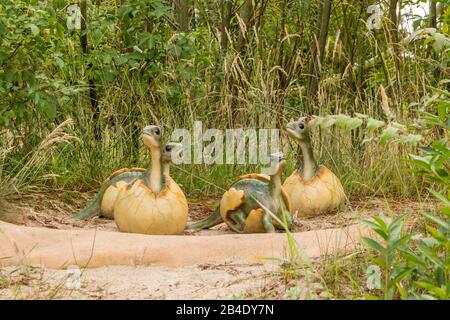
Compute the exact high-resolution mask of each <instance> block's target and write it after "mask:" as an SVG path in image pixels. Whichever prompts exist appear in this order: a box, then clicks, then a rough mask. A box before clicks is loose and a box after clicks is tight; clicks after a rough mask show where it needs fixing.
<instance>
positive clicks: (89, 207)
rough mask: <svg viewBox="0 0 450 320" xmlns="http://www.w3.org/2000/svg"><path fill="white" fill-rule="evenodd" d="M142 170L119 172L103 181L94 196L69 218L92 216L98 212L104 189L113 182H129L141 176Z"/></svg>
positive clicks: (80, 218)
mask: <svg viewBox="0 0 450 320" xmlns="http://www.w3.org/2000/svg"><path fill="white" fill-rule="evenodd" d="M142 174H143V173H142V172H140V171H138V172H124V173H121V174H119V175H117V176H115V177H114V178H112V179H110V180H107V183H105V184H104V185H103V186H102V187H101V188H100V190H99V191H98V192H97V194H96V195H95V197H94V198H93V199H92V200H91V201H89V202H88V203H87V204H86V206H85V207H84V208H83V209H81V211H80V212H78V213H76V214H74V215H71V216H70V219H73V220H84V219H88V218H92V217H94V216H96V215H99V214H100V203H101V201H102V198H103V195H104V193H105V191H106V189H108V188H109V187H110V186H111V185H113V184H115V183H116V182H118V181H126V182H130V181H132V180H133V179H136V178H140V177H141V176H142Z"/></svg>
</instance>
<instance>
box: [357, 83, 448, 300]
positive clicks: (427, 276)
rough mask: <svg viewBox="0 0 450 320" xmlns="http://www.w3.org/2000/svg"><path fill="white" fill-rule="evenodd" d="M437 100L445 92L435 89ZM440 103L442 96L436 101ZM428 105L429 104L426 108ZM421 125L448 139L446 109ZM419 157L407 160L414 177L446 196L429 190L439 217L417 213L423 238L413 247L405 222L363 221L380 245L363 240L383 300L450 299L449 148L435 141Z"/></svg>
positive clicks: (439, 105)
mask: <svg viewBox="0 0 450 320" xmlns="http://www.w3.org/2000/svg"><path fill="white" fill-rule="evenodd" d="M438 92H439V95H440V96H448V92H446V91H441V90H438ZM441 98H442V97H441ZM432 101H433V103H432V104H431V105H432V106H434V107H436V108H442V103H445V104H446V108H448V102H444V101H443V100H441V99H438V98H436V99H433V100H432ZM429 106H430V105H429ZM420 114H421V119H422V120H423V122H422V125H423V126H424V127H427V128H428V129H430V130H432V129H436V128H438V129H442V130H444V135H445V136H447V137H448V133H449V131H450V123H449V119H448V115H449V113H448V109H447V110H446V113H445V114H444V113H442V112H439V111H438V112H437V113H431V112H424V111H420ZM421 150H422V151H423V152H424V153H425V155H424V156H418V155H411V162H412V163H414V164H415V165H416V166H417V172H418V173H419V174H421V175H424V176H425V178H426V179H427V180H429V181H430V182H432V183H435V184H436V185H437V188H438V189H442V190H444V192H447V194H446V195H445V194H442V193H440V192H439V191H436V190H433V189H429V191H430V193H431V194H432V195H433V196H434V197H435V198H436V199H437V200H438V201H439V204H440V206H439V209H438V210H439V213H431V212H421V213H422V215H423V216H424V217H425V218H426V219H427V221H428V223H429V224H427V226H426V232H427V235H426V236H425V237H423V236H421V235H420V234H417V235H415V236H414V237H416V238H417V239H418V242H415V243H411V241H410V240H411V238H413V236H412V235H411V234H409V235H405V236H401V235H400V234H401V230H402V228H403V220H404V217H399V218H397V219H395V220H394V221H392V222H390V223H389V222H388V221H387V220H386V219H385V218H384V217H383V216H379V217H375V218H374V220H372V221H366V222H367V224H368V225H369V227H370V228H371V230H372V231H374V232H376V233H377V234H378V235H379V236H380V237H381V239H382V240H381V241H378V240H377V239H375V238H364V241H365V242H366V244H368V245H369V246H370V247H371V248H372V249H373V250H375V251H376V252H377V256H376V258H375V259H374V260H373V261H374V263H376V264H377V265H379V266H380V267H381V268H382V269H383V273H384V279H385V280H384V287H383V289H382V292H383V298H384V299H393V298H395V297H400V298H402V299H442V300H448V299H449V298H450V256H449V253H450V192H449V190H450V180H449V168H448V163H449V161H448V159H449V157H450V148H449V144H448V139H440V140H437V141H434V142H433V143H431V145H430V146H427V147H422V148H421Z"/></svg>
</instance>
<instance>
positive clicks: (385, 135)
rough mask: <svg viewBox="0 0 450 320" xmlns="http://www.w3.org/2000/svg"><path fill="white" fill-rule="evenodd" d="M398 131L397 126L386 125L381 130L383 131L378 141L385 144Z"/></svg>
mask: <svg viewBox="0 0 450 320" xmlns="http://www.w3.org/2000/svg"><path fill="white" fill-rule="evenodd" d="M398 132H399V129H398V128H395V127H391V126H390V127H387V128H386V129H384V130H383V132H382V133H381V135H380V143H381V145H384V144H386V143H387V142H388V141H389V140H392V139H393V138H394V137H395V136H397V134H398Z"/></svg>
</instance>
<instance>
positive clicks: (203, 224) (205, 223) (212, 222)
mask: <svg viewBox="0 0 450 320" xmlns="http://www.w3.org/2000/svg"><path fill="white" fill-rule="evenodd" d="M222 222H223V219H222V216H221V215H220V207H217V208H216V210H214V212H213V213H212V214H211V215H210V216H209V217H207V218H205V219H202V220H199V221H195V222H192V223H189V224H188V225H187V226H186V229H188V230H193V229H198V230H200V229H208V228H211V227H214V226H217V225H218V224H219V223H222Z"/></svg>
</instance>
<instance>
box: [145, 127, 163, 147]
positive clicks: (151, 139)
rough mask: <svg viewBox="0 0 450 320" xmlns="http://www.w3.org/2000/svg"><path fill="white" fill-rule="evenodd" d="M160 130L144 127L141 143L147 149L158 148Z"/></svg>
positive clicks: (158, 128)
mask: <svg viewBox="0 0 450 320" xmlns="http://www.w3.org/2000/svg"><path fill="white" fill-rule="evenodd" d="M161 134H162V130H161V128H160V127H158V126H146V127H145V128H144V129H143V130H142V141H143V142H144V144H145V145H146V146H147V147H150V148H158V147H159V142H160V140H161Z"/></svg>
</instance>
